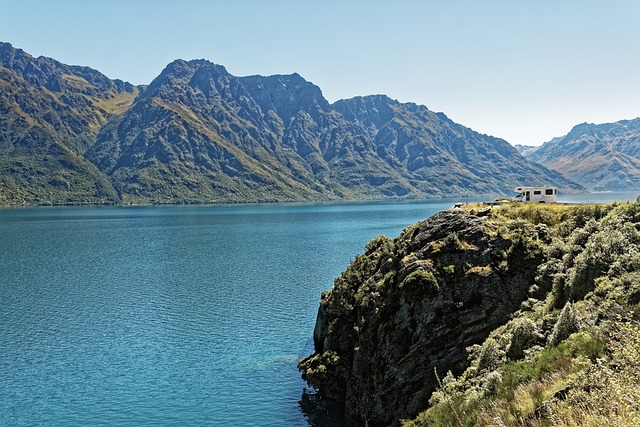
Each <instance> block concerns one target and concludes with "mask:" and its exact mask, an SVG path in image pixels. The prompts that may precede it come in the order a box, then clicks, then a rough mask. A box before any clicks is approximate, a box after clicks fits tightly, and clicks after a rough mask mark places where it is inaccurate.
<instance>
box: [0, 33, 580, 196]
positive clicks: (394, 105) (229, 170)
mask: <svg viewBox="0 0 640 427" xmlns="http://www.w3.org/2000/svg"><path fill="white" fill-rule="evenodd" d="M22 74H24V76H22ZM0 77H1V78H2V79H1V80H0V84H2V85H3V87H7V88H11V90H13V91H16V90H17V91H21V93H22V94H21V96H20V97H19V98H20V102H16V101H15V99H14V98H15V97H11V96H4V95H6V93H5V94H4V95H3V96H4V98H3V100H2V102H3V104H4V109H5V111H8V112H9V114H8V115H7V117H11V116H12V115H15V116H19V117H23V118H24V121H25V123H27V124H26V125H23V126H22V127H20V126H18V125H19V123H18V125H17V124H16V122H15V120H7V119H6V118H5V119H4V120H3V121H2V122H1V123H0V135H2V136H1V137H0V138H3V139H1V140H0V147H4V148H3V150H4V151H3V152H2V154H3V155H4V160H3V162H2V164H0V174H1V175H0V176H1V177H2V178H1V180H0V203H1V204H66V203H70V204H76V203H124V204H154V203H218V202H271V201H305V200H306V201H313V200H341V199H382V198H433V197H447V196H478V195H486V196H491V195H497V194H502V195H505V194H509V193H510V192H511V190H512V189H513V187H515V186H517V185H521V184H522V182H526V183H528V184H532V185H540V184H552V185H556V186H559V187H561V188H566V189H571V190H579V189H581V187H580V186H579V185H575V184H574V183H571V182H569V181H567V180H566V179H564V178H563V177H562V176H561V175H560V174H558V173H556V172H554V171H551V170H549V169H547V168H544V167H542V166H539V165H537V164H535V163H531V162H528V161H527V160H525V159H524V158H523V157H521V156H520V155H519V154H518V153H517V151H516V150H515V149H513V148H512V147H511V146H510V145H509V144H508V143H507V142H506V141H504V140H501V139H499V138H494V137H491V136H487V135H482V134H479V133H477V132H475V131H473V130H471V129H469V128H466V127H464V126H462V125H459V124H457V123H454V122H453V121H451V120H449V119H448V118H447V117H446V115H444V114H443V113H435V112H432V111H430V110H428V109H427V108H426V107H424V106H420V105H417V104H414V103H400V102H398V101H395V100H392V99H391V98H389V97H387V96H386V95H371V96H365V97H357V98H353V99H347V100H340V101H337V102H335V103H333V104H330V103H329V102H328V101H327V100H326V99H325V98H324V97H323V95H322V91H321V89H320V88H319V87H318V86H316V85H314V84H313V83H311V82H309V81H307V80H305V79H304V78H303V77H302V76H300V75H299V74H297V73H293V74H289V75H273V76H259V75H253V76H245V77H236V76H233V75H232V74H230V73H229V72H228V71H227V70H226V68H225V67H224V66H222V65H218V64H214V63H213V62H210V61H208V60H205V59H196V60H190V61H185V60H182V59H178V60H175V61H172V62H171V63H169V64H168V65H167V66H166V67H165V68H164V69H163V70H162V72H161V73H160V74H159V75H158V76H157V77H156V78H155V79H154V80H153V81H152V82H151V83H150V84H149V85H147V86H133V85H131V84H129V83H126V82H122V81H120V80H113V81H112V80H110V79H108V78H107V77H106V76H104V75H103V74H101V73H100V72H98V71H96V70H92V69H90V68H88V67H79V66H67V65H65V64H62V63H59V62H58V61H55V60H53V59H50V58H45V57H39V58H34V57H32V56H31V55H29V54H27V53H25V52H24V51H22V50H20V49H14V48H13V47H12V46H11V45H10V44H8V43H3V44H1V45H0ZM7 93H8V92H7ZM29 103H35V105H33V106H31V107H29V108H26V109H23V108H22V107H21V105H23V106H28V104H29ZM49 106H53V107H54V108H53V110H54V111H53V112H54V113H55V114H53V113H51V112H50V111H49V110H51V108H49ZM25 127H26V129H27V130H32V131H33V130H34V129H40V130H42V132H43V133H44V135H45V136H43V141H41V143H40V145H44V146H50V145H51V144H54V145H55V144H57V145H60V146H61V147H62V148H61V152H60V153H58V155H57V157H56V159H57V160H56V164H54V165H49V164H48V163H47V160H50V159H49V158H48V157H47V158H46V159H45V158H44V157H45V155H44V154H43V153H42V151H43V149H39V148H38V147H39V146H38V144H37V143H36V142H37V138H35V136H32V137H30V138H32V139H33V141H32V140H31V139H29V138H26V139H23V142H24V144H23V146H24V148H25V150H26V151H25V152H26V153H27V154H29V155H30V160H29V162H30V163H31V164H33V165H34V166H33V167H35V168H39V170H40V172H39V173H38V174H36V175H38V176H42V177H44V178H42V179H40V178H38V179H31V178H29V177H30V176H31V175H33V174H30V173H29V170H28V168H25V167H24V159H22V158H21V157H19V156H18V157H16V156H15V153H14V151H15V150H14V146H15V144H16V138H17V135H20V134H21V132H22V130H21V129H23V130H24V128H25ZM41 148H42V147H41ZM38 150H40V151H38ZM59 151H60V150H59ZM38 153H39V154H38ZM58 157H59V158H58ZM65 165H67V166H68V167H65ZM74 171H75V172H74ZM14 175H15V176H14ZM60 175H63V176H75V177H76V178H77V179H76V180H75V181H74V180H69V179H67V182H68V184H66V185H65V186H66V187H67V188H66V190H65V191H58V190H56V191H52V190H51V188H52V184H51V183H52V182H56V179H58V177H59V176H60ZM25 177H27V178H25ZM16 179H17V181H16ZM12 180H13V181H16V182H18V181H19V185H18V184H17V183H16V184H15V185H13V184H11V181H12ZM81 182H82V183H83V185H84V187H86V188H85V190H83V192H81V194H80V195H79V194H74V192H75V190H76V189H78V188H81V186H80V183H81ZM98 183H101V184H100V185H98ZM98 187H100V188H102V190H100V191H98ZM103 187H104V188H103ZM19 189H24V191H18V190H19ZM54 189H55V187H54Z"/></svg>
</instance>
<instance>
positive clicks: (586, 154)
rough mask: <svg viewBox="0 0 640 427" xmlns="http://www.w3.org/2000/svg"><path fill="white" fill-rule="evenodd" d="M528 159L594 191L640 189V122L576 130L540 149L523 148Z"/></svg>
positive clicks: (588, 126)
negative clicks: (559, 172)
mask: <svg viewBox="0 0 640 427" xmlns="http://www.w3.org/2000/svg"><path fill="white" fill-rule="evenodd" d="M521 150H523V151H521V152H522V154H523V155H524V156H525V157H527V158H528V159H530V160H532V161H534V162H537V163H540V164H542V165H545V166H547V167H548V168H550V169H554V170H556V171H561V172H562V174H563V175H564V176H565V177H567V178H568V179H571V180H573V181H575V182H578V183H580V184H581V185H583V186H584V187H585V188H587V189H588V190H591V191H629V190H637V189H638V187H639V186H640V118H636V119H633V120H621V121H618V122H615V123H605V124H589V123H582V124H579V125H577V126H575V127H574V128H573V129H571V131H570V132H569V133H568V134H567V135H565V136H562V137H558V138H553V139H552V140H551V141H549V142H546V143H545V144H543V145H542V146H541V147H539V148H534V149H531V148H530V147H529V149H528V150H527V149H526V147H523V148H521Z"/></svg>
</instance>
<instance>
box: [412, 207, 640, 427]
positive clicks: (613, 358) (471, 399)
mask: <svg viewBox="0 0 640 427" xmlns="http://www.w3.org/2000/svg"><path fill="white" fill-rule="evenodd" d="M464 209H468V210H474V211H479V210H480V209H482V206H479V205H468V206H465V207H464ZM488 221H490V222H491V223H493V224H494V225H495V226H497V227H507V226H508V227H510V229H511V230H514V227H513V224H514V221H515V222H516V223H517V224H519V225H520V227H521V228H522V229H525V228H528V227H536V228H537V229H538V230H539V231H541V233H538V235H542V236H546V238H544V239H539V240H538V241H536V242H527V243H528V244H533V245H537V246H538V247H539V250H540V251H542V253H543V254H544V257H543V260H544V261H543V262H542V263H541V264H540V265H539V266H538V270H537V277H536V281H535V284H534V285H533V286H532V287H531V289H530V291H529V299H528V300H527V301H525V302H524V303H523V304H522V306H521V309H520V310H519V311H517V312H516V313H514V315H513V316H512V318H511V320H510V321H509V322H508V323H507V324H505V325H503V326H501V327H500V328H498V329H496V330H495V331H493V332H492V333H491V335H490V337H489V338H488V339H487V340H486V341H485V342H484V343H483V344H482V345H476V346H472V347H470V348H468V354H469V361H470V366H469V368H468V369H466V371H464V372H463V373H462V374H461V375H459V376H458V377H454V376H453V375H452V374H451V373H450V372H437V371H436V374H437V377H438V380H439V388H438V390H437V391H436V392H435V393H433V395H432V396H431V398H430V400H429V405H430V407H429V409H428V410H426V411H425V412H423V413H421V414H420V415H419V416H418V417H417V418H416V419H414V420H410V421H409V420H407V421H404V422H403V425H405V426H534V427H537V426H630V425H640V306H639V303H640V203H631V202H630V203H613V204H608V205H580V206H564V205H531V204H515V203H514V204H509V205H503V206H501V207H499V208H494V209H493V210H492V213H491V216H490V218H489V219H488ZM515 230H516V231H515V232H516V233H517V227H516V228H515ZM512 232H513V231H512ZM527 236H530V234H526V233H522V238H523V239H528V238H529V237H527ZM506 268H518V266H513V265H509V266H506Z"/></svg>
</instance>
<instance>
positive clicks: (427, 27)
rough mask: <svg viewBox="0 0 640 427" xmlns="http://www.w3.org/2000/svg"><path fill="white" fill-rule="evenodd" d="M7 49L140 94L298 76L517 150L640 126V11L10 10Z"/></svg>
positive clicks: (64, 1)
mask: <svg viewBox="0 0 640 427" xmlns="http://www.w3.org/2000/svg"><path fill="white" fill-rule="evenodd" d="M0 41H5V42H9V43H11V44H13V45H14V47H18V48H21V49H24V50H25V51H27V52H29V53H31V54H32V55H34V56H39V55H44V56H48V57H52V58H55V59H57V60H59V61H61V62H64V63H67V64H72V65H86V66H90V67H92V68H95V69H97V70H99V71H101V72H102V73H104V74H106V75H107V76H109V77H111V78H119V79H122V80H126V81H129V82H131V83H135V84H147V83H150V82H151V80H153V78H154V77H155V76H157V75H158V74H159V73H160V72H161V71H162V69H163V68H164V67H165V66H166V64H168V63H169V62H171V61H172V60H174V59H177V58H182V59H196V58H205V59H208V60H210V61H212V62H215V63H218V64H221V65H224V66H225V67H226V68H227V70H228V71H229V72H230V73H232V74H234V75H238V76H242V75H250V74H262V75H270V74H289V73H293V72H297V73H299V74H300V75H302V76H303V77H304V78H306V79H307V80H309V81H311V82H313V83H315V84H317V85H318V86H320V88H321V89H322V91H323V93H324V96H325V97H326V98H327V99H328V100H329V101H331V102H333V101H336V100H338V99H341V98H350V97H353V96H357V95H369V94H377V93H384V94H386V95H389V96H390V97H392V98H394V99H398V100H399V101H402V102H415V103H417V104H422V105H426V106H427V107H429V108H430V109H431V110H434V111H442V112H444V113H445V114H447V115H448V116H449V117H450V118H451V119H453V120H455V121H456V122H458V123H461V124H463V125H465V126H468V127H470V128H472V129H474V130H477V131H479V132H482V133H487V134H490V135H494V136H497V137H501V138H504V139H506V140H507V141H509V142H511V143H512V144H518V143H520V144H529V145H539V144H541V143H542V142H545V141H547V140H549V139H551V138H552V137H554V136H560V135H563V134H566V133H567V132H568V131H569V130H570V129H571V127H572V126H573V125H575V124H578V123H582V122H591V123H604V122H612V121H617V120H621V119H631V118H635V117H638V116H640V1H637V0H607V1H604V0H598V1H592V0H580V1H578V0H535V1H534V0H529V1H523V0H501V1H498V0H467V1H463V0H460V1H456V0H441V1H428V0H424V1H419V0H415V1H410V0H394V1H391V0H389V1H375V0H369V1H358V0H352V1H349V0H324V1H312V0H295V1H294V0H271V1H267V0H262V1H258V0H228V1H205V0H201V1H198V0H181V1H167V0H154V1H152V0H149V1H135V0H129V1H121V0H110V1H94V0H82V1H80V0H59V1H56V0H48V1H47V0H41V1H35V0H0Z"/></svg>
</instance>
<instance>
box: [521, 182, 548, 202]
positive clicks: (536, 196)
mask: <svg viewBox="0 0 640 427" xmlns="http://www.w3.org/2000/svg"><path fill="white" fill-rule="evenodd" d="M515 192H516V193H518V194H517V195H516V197H515V200H516V201H517V202H525V203H556V202H557V201H558V189H557V188H556V187H547V186H544V187H518V188H516V189H515Z"/></svg>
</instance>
